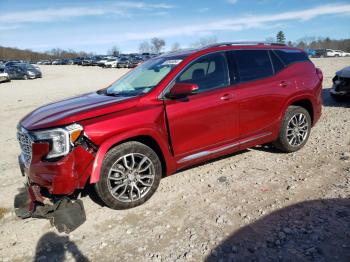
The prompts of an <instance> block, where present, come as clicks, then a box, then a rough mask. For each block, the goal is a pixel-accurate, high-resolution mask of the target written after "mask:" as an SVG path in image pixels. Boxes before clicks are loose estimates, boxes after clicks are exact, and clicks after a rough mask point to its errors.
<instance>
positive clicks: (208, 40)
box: [191, 36, 218, 47]
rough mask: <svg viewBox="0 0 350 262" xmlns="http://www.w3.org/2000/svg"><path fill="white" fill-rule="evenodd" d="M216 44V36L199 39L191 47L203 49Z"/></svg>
mask: <svg viewBox="0 0 350 262" xmlns="http://www.w3.org/2000/svg"><path fill="white" fill-rule="evenodd" d="M217 42H218V39H217V37H216V36H208V37H201V38H199V39H198V40H197V41H196V42H194V43H192V45H191V46H192V47H204V46H208V45H211V44H215V43H217Z"/></svg>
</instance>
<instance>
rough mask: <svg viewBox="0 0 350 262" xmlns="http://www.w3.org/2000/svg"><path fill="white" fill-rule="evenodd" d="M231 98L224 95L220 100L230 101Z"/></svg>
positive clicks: (228, 95)
mask: <svg viewBox="0 0 350 262" xmlns="http://www.w3.org/2000/svg"><path fill="white" fill-rule="evenodd" d="M231 98H232V95H230V94H224V95H223V96H222V97H220V99H221V100H223V101H227V100H230V99H231Z"/></svg>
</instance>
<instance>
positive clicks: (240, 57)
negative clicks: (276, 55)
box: [234, 50, 273, 82]
mask: <svg viewBox="0 0 350 262" xmlns="http://www.w3.org/2000/svg"><path fill="white" fill-rule="evenodd" d="M234 52H235V60H236V64H237V69H238V74H239V80H240V82H246V81H250V80H254V79H259V78H264V77H268V76H272V75H273V70H272V66H271V61H270V57H269V54H268V52H267V51H266V50H239V51H234Z"/></svg>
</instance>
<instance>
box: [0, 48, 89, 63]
mask: <svg viewBox="0 0 350 262" xmlns="http://www.w3.org/2000/svg"><path fill="white" fill-rule="evenodd" d="M91 54H92V53H87V52H83V51H81V52H76V51H74V50H71V49H69V50H64V49H60V48H54V49H51V50H49V51H46V52H35V51H32V50H30V49H18V48H14V47H3V46H0V59H4V60H26V61H27V60H28V61H29V60H31V61H37V60H46V59H50V60H51V59H58V58H59V59H62V58H75V57H79V56H88V55H91Z"/></svg>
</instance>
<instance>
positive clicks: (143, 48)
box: [139, 41, 151, 54]
mask: <svg viewBox="0 0 350 262" xmlns="http://www.w3.org/2000/svg"><path fill="white" fill-rule="evenodd" d="M139 52H140V53H141V54H142V53H150V52H151V45H150V44H149V43H148V42H147V41H143V42H142V43H140V45H139Z"/></svg>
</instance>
